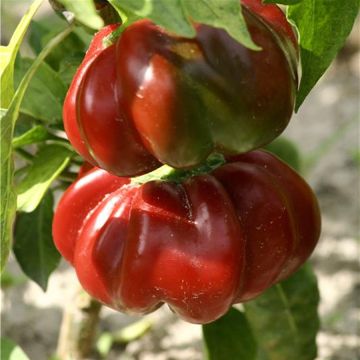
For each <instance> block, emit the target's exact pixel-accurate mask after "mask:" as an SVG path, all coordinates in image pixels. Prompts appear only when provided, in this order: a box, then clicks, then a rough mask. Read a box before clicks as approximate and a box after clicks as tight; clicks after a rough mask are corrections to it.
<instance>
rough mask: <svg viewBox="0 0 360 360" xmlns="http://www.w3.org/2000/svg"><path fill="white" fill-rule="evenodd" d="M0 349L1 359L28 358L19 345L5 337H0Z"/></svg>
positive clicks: (22, 359) (21, 359)
mask: <svg viewBox="0 0 360 360" xmlns="http://www.w3.org/2000/svg"><path fill="white" fill-rule="evenodd" d="M0 349H1V360H29V358H28V357H27V355H26V354H25V353H24V351H23V350H22V349H21V348H20V346H19V345H16V344H15V343H14V342H13V341H12V340H9V339H7V338H1V341H0Z"/></svg>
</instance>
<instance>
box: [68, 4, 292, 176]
mask: <svg viewBox="0 0 360 360" xmlns="http://www.w3.org/2000/svg"><path fill="white" fill-rule="evenodd" d="M242 11H243V14H244V18H245V20H246V24H247V26H248V28H249V31H250V34H251V36H252V38H253V40H254V42H255V43H256V44H257V45H258V46H260V47H261V51H254V50H250V49H248V48H246V47H244V46H243V45H241V44H240V43H238V42H237V41H235V40H234V39H233V38H232V37H231V36H230V35H229V34H228V33H227V32H226V31H225V30H223V29H220V28H214V27H211V26H207V25H202V24H195V25H194V26H195V29H196V36H195V38H194V39H187V38H182V37H179V36H176V35H173V34H170V33H168V32H166V31H165V30H164V29H163V28H161V27H159V26H156V25H155V24H153V23H152V22H151V21H149V20H140V21H137V22H135V23H133V24H132V25H130V26H128V27H127V28H126V29H125V31H124V32H123V33H122V34H121V36H120V37H119V38H118V39H117V40H116V42H115V43H114V44H112V45H110V46H107V47H106V45H105V44H104V42H103V40H104V38H106V36H108V35H109V34H110V33H111V32H112V31H113V30H114V29H116V27H117V25H111V26H108V27H105V28H104V29H103V30H101V31H100V32H99V33H97V34H96V35H95V37H94V40H93V42H92V44H91V45H90V48H89V50H88V53H87V55H86V57H85V59H84V61H83V63H82V64H81V66H80V68H79V69H78V72H77V74H76V75H75V78H74V80H73V83H72V85H71V87H70V89H69V91H68V94H67V97H66V100H65V104H64V112H63V117H64V125H65V130H66V132H67V134H68V137H69V139H70V141H71V143H72V144H73V146H74V147H75V149H77V151H78V152H79V153H80V154H81V155H82V156H83V157H84V158H85V159H86V160H87V161H88V162H90V163H92V164H93V165H94V166H99V167H101V168H103V169H105V170H107V171H109V172H112V173H114V174H116V175H118V176H134V175H138V174H143V173H146V172H149V171H151V170H153V169H155V168H157V167H159V166H160V165H161V163H163V164H168V165H170V166H172V167H175V168H191V167H193V166H197V165H199V164H200V163H202V162H203V161H204V160H205V159H206V158H207V157H208V156H209V154H211V153H212V152H220V153H222V154H224V155H226V156H229V155H235V154H239V153H244V152H247V151H250V150H252V149H255V148H258V147H260V146H262V145H264V144H266V143H269V142H271V141H272V140H273V139H274V138H276V137H277V136H278V135H279V134H280V133H281V132H282V131H283V130H284V128H285V127H286V125H287V124H288V121H289V119H290V117H291V114H292V111H293V106H294V98H295V91H296V87H297V61H298V58H297V52H298V48H297V41H296V37H295V35H294V32H293V30H292V28H291V26H290V25H289V23H288V22H287V20H286V18H285V16H284V14H283V13H282V11H281V10H280V9H279V8H278V7H277V6H275V5H264V4H262V3H261V1H260V0H243V1H242Z"/></svg>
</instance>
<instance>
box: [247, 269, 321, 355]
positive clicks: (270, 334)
mask: <svg viewBox="0 0 360 360" xmlns="http://www.w3.org/2000/svg"><path fill="white" fill-rule="evenodd" d="M318 304H319V291H318V288H317V281H316V277H315V275H314V274H313V272H312V270H311V268H310V267H309V266H303V267H302V268H301V269H300V270H299V271H298V272H296V273H295V274H294V275H292V276H291V277H290V278H289V279H287V280H285V281H282V282H281V283H280V284H277V285H275V286H273V287H272V288H270V289H269V290H267V291H266V292H265V293H264V294H263V295H261V296H259V297H258V298H256V299H255V300H252V301H249V302H247V303H245V304H244V307H245V316H246V318H247V320H248V321H249V324H250V326H251V328H252V329H253V332H254V334H255V336H256V340H257V343H258V345H259V347H260V348H261V349H262V351H263V352H264V354H265V355H266V357H267V358H268V359H269V360H289V359H297V360H313V359H315V358H316V334H317V332H318V330H319V318H318V314H317V307H318Z"/></svg>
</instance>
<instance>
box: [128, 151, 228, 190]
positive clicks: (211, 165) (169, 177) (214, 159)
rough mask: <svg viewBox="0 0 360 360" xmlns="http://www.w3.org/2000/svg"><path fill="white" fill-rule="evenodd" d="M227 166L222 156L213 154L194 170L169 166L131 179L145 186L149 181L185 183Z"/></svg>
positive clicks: (132, 181) (134, 182)
mask: <svg viewBox="0 0 360 360" xmlns="http://www.w3.org/2000/svg"><path fill="white" fill-rule="evenodd" d="M223 164H225V158H224V156H223V155H221V154H217V153H215V154H211V155H210V156H209V157H208V158H207V160H206V161H205V162H204V163H203V164H201V165H200V166H198V167H196V168H192V169H174V168H172V167H170V166H168V165H163V166H162V167H160V168H158V169H156V170H154V171H152V172H151V173H148V174H145V175H141V176H138V177H135V178H132V179H131V183H133V184H144V183H146V182H148V181H156V180H160V181H161V180H163V181H173V182H177V183H180V182H183V181H185V180H187V179H189V178H191V177H194V176H199V175H203V174H208V173H210V172H211V171H213V170H215V169H216V168H218V167H220V166H221V165H223Z"/></svg>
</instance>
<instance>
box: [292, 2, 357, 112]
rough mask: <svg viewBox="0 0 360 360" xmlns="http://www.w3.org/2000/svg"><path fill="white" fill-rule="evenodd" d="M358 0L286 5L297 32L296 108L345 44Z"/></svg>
mask: <svg viewBox="0 0 360 360" xmlns="http://www.w3.org/2000/svg"><path fill="white" fill-rule="evenodd" d="M359 6H360V2H359V0H346V1H329V0H303V1H302V2H301V3H299V4H296V5H292V6H289V8H288V13H287V15H288V18H289V19H290V21H292V22H294V23H295V24H296V26H297V28H298V31H299V34H300V54H301V67H302V78H301V82H300V88H299V91H298V95H297V99H296V110H298V109H299V107H300V105H301V104H302V103H303V101H304V99H305V98H306V96H307V95H308V93H309V92H310V91H311V89H312V88H313V87H314V85H315V84H316V82H317V81H318V80H319V79H320V77H321V76H322V74H323V73H324V72H325V70H326V69H327V68H328V67H329V65H330V63H331V62H332V60H333V59H334V58H335V56H336V54H337V52H338V51H339V49H340V48H341V47H342V46H343V45H344V43H345V40H346V38H347V37H348V35H349V33H350V31H351V29H352V27H353V24H354V21H355V19H356V17H357V15H358V12H359Z"/></svg>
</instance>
